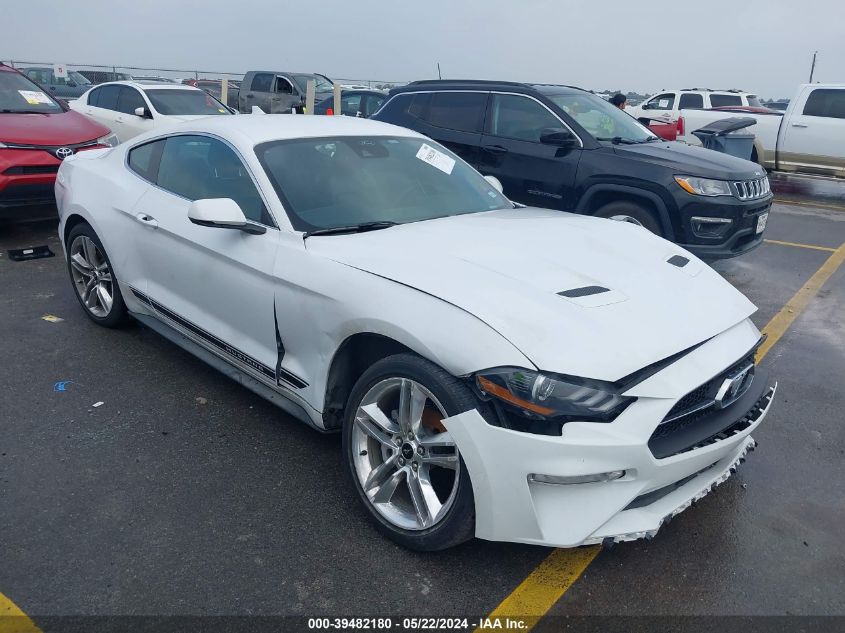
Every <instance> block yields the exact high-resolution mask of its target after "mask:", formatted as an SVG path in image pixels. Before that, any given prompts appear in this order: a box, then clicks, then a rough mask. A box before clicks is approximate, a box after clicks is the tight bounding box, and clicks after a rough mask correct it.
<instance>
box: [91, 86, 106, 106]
mask: <svg viewBox="0 0 845 633" xmlns="http://www.w3.org/2000/svg"><path fill="white" fill-rule="evenodd" d="M102 91H103V89H102V88H95V89H94V90H92V91H91V92H89V93H88V105H89V106H94V107H95V108H96V107H97V105H98V103H99V101H100V93H101V92H102Z"/></svg>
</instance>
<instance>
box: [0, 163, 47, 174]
mask: <svg viewBox="0 0 845 633" xmlns="http://www.w3.org/2000/svg"><path fill="white" fill-rule="evenodd" d="M58 171H59V166H58V165H29V166H18V167H9V169H7V170H6V171H4V172H3V173H4V174H6V175H7V176H30V175H34V174H55V173H56V172H58Z"/></svg>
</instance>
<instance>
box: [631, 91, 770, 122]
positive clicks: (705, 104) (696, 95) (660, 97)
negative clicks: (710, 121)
mask: <svg viewBox="0 0 845 633" xmlns="http://www.w3.org/2000/svg"><path fill="white" fill-rule="evenodd" d="M725 106H744V107H752V108H759V107H762V106H763V104H762V103H760V100H759V99H758V98H757V95H755V94H751V93H749V92H743V91H741V90H710V89H709V88H685V89H682V90H664V91H662V92H660V93H659V94H656V95H654V96H652V97H649V98H648V99H646V100H645V101H643V103H642V104H641V105H639V106H636V107H632V108H629V109H628V110H627V112H628V113H629V114H630V115H631V116H633V117H636V118H640V117H647V118H649V119H656V120H659V121H666V122H674V121H677V120H678V114H679V112H680V110H682V109H683V108H699V109H704V108H719V107H725Z"/></svg>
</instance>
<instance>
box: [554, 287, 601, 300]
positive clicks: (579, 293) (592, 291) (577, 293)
mask: <svg viewBox="0 0 845 633" xmlns="http://www.w3.org/2000/svg"><path fill="white" fill-rule="evenodd" d="M603 292H610V289H609V288H605V287H604V286H583V287H582V288H572V289H570V290H561V291H560V292H559V293H558V294H559V295H560V296H561V297H566V298H567V299H577V298H578V297H589V296H590V295H598V294H601V293H603Z"/></svg>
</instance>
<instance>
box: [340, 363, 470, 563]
mask: <svg viewBox="0 0 845 633" xmlns="http://www.w3.org/2000/svg"><path fill="white" fill-rule="evenodd" d="M479 407H480V404H479V402H478V400H477V399H476V397H475V396H474V394H473V393H472V391H471V390H470V389H469V388H468V387H467V386H466V385H465V384H464V383H463V382H461V381H460V380H458V379H456V378H454V377H453V376H451V375H450V374H449V373H447V372H446V371H444V370H443V369H441V368H440V367H437V366H436V365H434V364H433V363H430V362H428V361H426V360H424V359H422V358H420V357H418V356H416V355H414V354H398V355H395V356H390V357H388V358H385V359H382V360H380V361H378V362H376V363H375V364H374V365H373V366H372V367H370V368H369V369H368V370H367V371H366V372H364V374H363V375H362V376H361V378H360V379H359V380H358V382H357V383H356V384H355V387H354V388H353V390H352V393H351V394H350V397H349V401H348V403H347V409H346V415H345V418H344V427H343V451H344V455H345V458H346V461H347V465H348V468H349V473H350V476H351V479H352V483H353V485H354V487H355V490H356V491H357V493H358V496H359V498H360V499H361V501H362V502H363V504H364V507H365V508H366V509H367V512H368V513H369V514H370V516H371V517H372V518H373V520H374V521H375V524H376V527H377V528H378V529H379V531H381V532H382V533H383V534H385V535H387V536H388V537H389V538H391V539H392V540H394V541H396V542H397V543H399V544H400V545H403V546H405V547H408V548H411V549H416V550H424V551H432V550H440V549H445V548H447V547H452V546H454V545H457V544H459V543H462V542H463V541H466V540H468V539H470V538H472V536H473V535H474V532H475V502H474V499H473V494H472V485H471V482H470V479H469V473H468V472H467V469H466V466H465V465H464V463H463V460H462V459H461V456H460V454H459V452H458V448H457V446H456V445H455V443H454V441H453V440H452V437H451V435H450V434H449V432H448V431H447V430H446V428H445V426H444V425H443V423H442V422H441V420H443V418H446V417H449V416H453V415H457V414H459V413H463V412H465V411H468V410H470V409H473V408H479Z"/></svg>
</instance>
